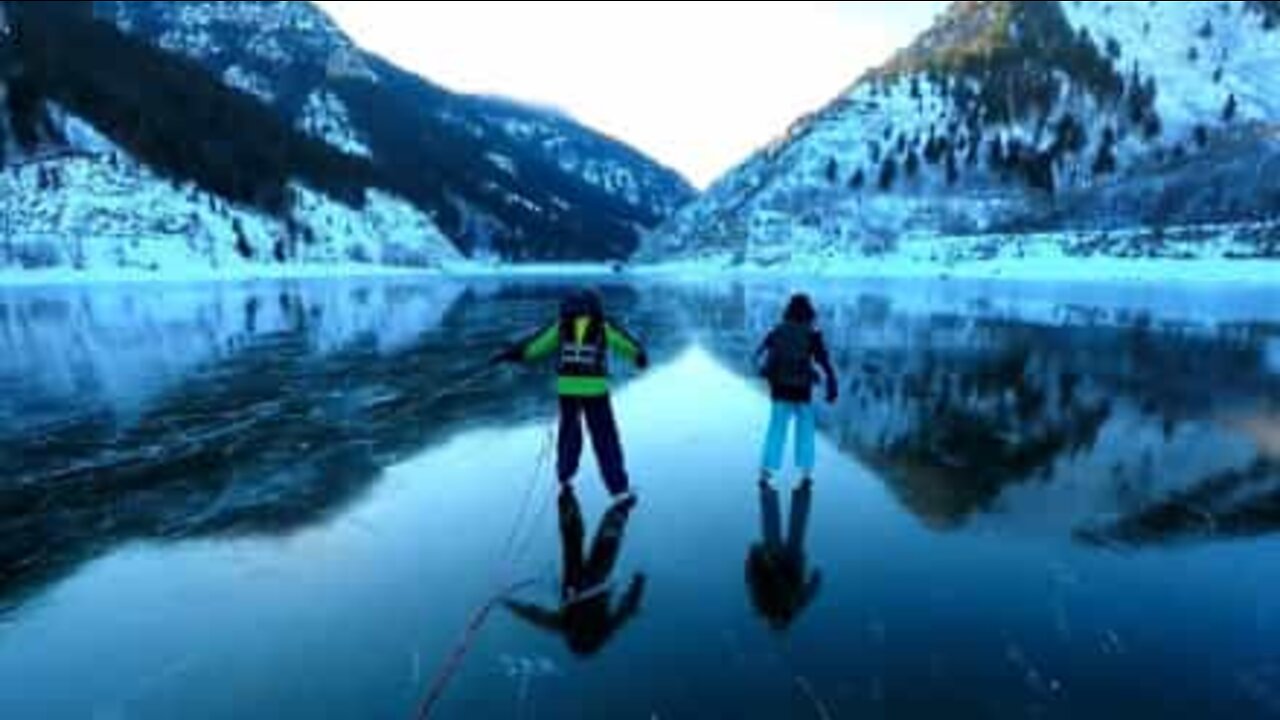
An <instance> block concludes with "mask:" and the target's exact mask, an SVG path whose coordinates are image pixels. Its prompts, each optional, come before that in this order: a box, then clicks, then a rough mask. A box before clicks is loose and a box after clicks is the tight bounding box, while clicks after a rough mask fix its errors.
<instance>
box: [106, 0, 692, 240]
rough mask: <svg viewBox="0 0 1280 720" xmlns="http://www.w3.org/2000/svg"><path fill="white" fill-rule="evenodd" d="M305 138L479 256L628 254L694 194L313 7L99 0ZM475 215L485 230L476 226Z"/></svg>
mask: <svg viewBox="0 0 1280 720" xmlns="http://www.w3.org/2000/svg"><path fill="white" fill-rule="evenodd" d="M96 6H97V12H98V14H99V17H101V18H103V19H107V20H110V21H112V22H114V23H115V24H116V25H117V26H119V27H120V28H121V29H123V30H125V31H126V32H128V33H130V34H132V35H134V36H136V37H140V38H142V39H145V40H147V41H148V42H151V43H154V44H156V45H157V46H159V47H162V48H164V49H166V50H168V51H170V52H173V53H177V54H180V55H182V56H184V57H187V58H189V59H191V60H194V61H196V62H197V63H199V64H201V65H202V66H204V67H206V68H207V69H209V70H211V71H212V72H214V73H215V74H216V75H218V76H219V77H220V78H222V79H223V81H224V82H225V83H226V84H228V85H230V86H233V87H236V88H238V89H242V90H244V91H246V92H249V93H251V94H253V95H255V96H256V97H259V98H261V99H262V100H264V101H265V102H267V103H268V104H270V105H271V106H272V108H273V109H274V110H276V111H277V112H278V113H279V114H280V115H281V116H282V117H283V118H284V119H285V120H287V121H288V122H289V123H290V124H292V125H293V126H295V127H297V128H300V129H301V130H303V131H304V132H307V133H308V134H311V135H313V136H315V137H318V138H321V139H323V140H325V141H327V142H328V143H329V144H330V145H332V146H333V147H335V148H337V149H339V150H341V151H343V152H345V153H349V154H353V155H357V156H359V157H365V158H369V159H370V160H372V161H373V162H374V163H375V165H377V166H379V168H380V170H381V171H382V176H383V178H384V179H385V182H386V186H387V189H388V190H390V191H391V192H394V193H395V194H398V195H400V196H402V197H406V198H408V199H410V201H411V202H413V204H414V205H415V206H417V207H418V208H419V209H421V210H423V211H424V212H427V213H429V214H431V215H432V216H434V217H435V218H436V219H437V222H438V224H439V225H440V226H441V227H442V228H443V229H444V231H445V232H446V233H447V234H449V236H450V237H451V238H453V239H454V240H455V241H456V243H457V244H458V245H459V246H460V247H462V248H463V249H464V250H465V251H467V252H469V253H477V254H497V255H500V256H503V257H506V258H510V259H543V260H548V259H555V260H579V259H594V260H601V259H617V258H621V257H625V256H626V255H629V254H630V253H631V252H632V251H634V249H635V248H636V247H637V245H638V242H639V233H640V231H641V230H643V229H649V228H653V227H655V226H657V225H658V224H659V223H661V222H662V221H664V220H665V219H666V218H668V217H669V216H670V215H671V213H672V212H673V211H674V210H675V209H676V208H677V207H679V206H681V205H683V204H684V203H685V202H687V201H688V200H690V199H691V198H692V197H693V194H694V192H693V190H692V188H690V186H689V185H688V184H687V183H685V182H684V180H682V179H681V178H680V177H679V176H678V175H677V174H676V173H674V172H672V171H671V170H668V169H666V168H663V167H661V166H659V165H658V164H657V163H655V162H653V161H652V160H650V159H649V158H647V157H644V156H643V155H641V154H640V153H638V152H636V151H634V150H632V149H630V148H628V147H627V146H625V145H624V144H622V143H619V142H617V141H615V140H613V139H610V138H607V137H604V136H602V135H600V134H598V133H595V132H593V131H591V130H589V129H587V128H584V127H583V126H581V125H579V124H577V123H576V122H573V121H572V120H570V119H568V118H565V117H562V116H560V115H557V114H555V113H552V112H547V111H543V110H539V109H534V108H530V107H525V106H522V105H519V104H517V103H512V102H508V101H503V100H498V99H494V98H486V97H469V96H465V95H460V94H455V93H451V92H449V91H447V90H445V89H444V88H440V87H438V86H435V85H433V84H431V83H430V82H428V81H425V80H423V79H421V78H418V77H416V76H413V75H410V74H409V73H406V72H404V71H403V70H401V69H399V68H397V67H395V66H393V65H391V64H389V63H387V62H385V61H383V60H381V59H380V58H377V57H376V56H374V55H372V54H368V53H366V52H364V51H363V50H362V49H360V48H359V47H357V46H356V45H355V44H354V43H353V42H352V41H351V40H350V39H349V38H348V37H347V36H346V35H345V34H343V33H342V31H341V29H340V28H338V27H337V25H336V24H334V23H333V21H332V20H331V19H330V18H328V17H327V16H326V15H325V14H324V13H323V12H322V11H320V10H319V9H318V8H317V7H315V6H314V5H312V4H311V3H306V2H197V1H191V2H186V1H183V2H147V1H144V2H133V1H130V2H115V1H113V2H98V3H96ZM477 218H484V219H485V222H480V223H477V222H476V219H477Z"/></svg>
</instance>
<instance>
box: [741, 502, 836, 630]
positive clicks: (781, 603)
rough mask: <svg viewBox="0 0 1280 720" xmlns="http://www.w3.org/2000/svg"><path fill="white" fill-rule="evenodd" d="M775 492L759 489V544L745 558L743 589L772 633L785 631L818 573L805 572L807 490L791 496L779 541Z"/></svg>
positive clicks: (806, 601)
mask: <svg viewBox="0 0 1280 720" xmlns="http://www.w3.org/2000/svg"><path fill="white" fill-rule="evenodd" d="M780 505H781V503H780V501H779V498H778V491H777V490H775V489H773V488H772V487H769V486H767V485H762V486H761V487H760V524H761V532H762V534H763V536H764V538H763V540H762V541H761V542H760V543H759V544H757V545H753V546H752V547H751V551H750V553H749V554H748V555H747V587H748V588H749V589H750V591H751V601H752V602H753V603H754V604H755V606H756V610H757V612H759V613H760V614H761V615H762V616H763V617H764V618H765V619H766V620H768V621H769V624H770V625H771V626H773V628H774V629H776V630H785V629H786V628H788V627H789V626H790V625H791V623H793V622H795V619H796V618H797V617H799V615H800V614H801V613H802V612H804V610H805V608H807V607H808V606H809V605H810V604H811V603H812V602H813V599H814V598H815V597H817V595H818V589H819V587H820V586H821V585H822V573H821V572H820V571H817V570H815V571H813V573H812V574H809V573H808V568H807V564H808V560H807V558H806V557H805V549H804V543H805V534H806V533H807V532H808V529H809V511H810V508H811V507H812V505H813V486H812V485H802V486H800V487H798V488H796V489H795V490H794V491H793V492H792V494H791V521H790V522H789V523H788V527H787V537H786V541H785V542H784V541H783V539H782V510H781V507H780Z"/></svg>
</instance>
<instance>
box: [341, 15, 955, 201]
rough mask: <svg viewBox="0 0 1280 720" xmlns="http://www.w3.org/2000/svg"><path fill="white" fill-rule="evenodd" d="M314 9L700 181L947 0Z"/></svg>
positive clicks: (830, 93)
mask: <svg viewBox="0 0 1280 720" xmlns="http://www.w3.org/2000/svg"><path fill="white" fill-rule="evenodd" d="M319 5H321V6H322V7H324V9H325V10H327V11H328V12H329V13H331V14H332V15H333V16H334V17H335V18H336V19H337V20H338V22H339V24H341V25H342V27H343V28H344V29H345V30H346V31H347V32H348V33H350V34H351V35H352V36H353V37H355V39H356V40H357V41H358V42H359V43H360V44H361V45H362V46H364V47H365V49H367V50H370V51H373V52H375V53H378V54H380V55H383V56H385V57H387V58H388V59H390V60H392V61H393V62H395V63H397V64H399V65H401V66H402V67H405V68H406V69H408V70H411V71H413V72H415V73H417V74H419V75H422V76H424V77H427V78H429V79H431V80H433V81H435V82H437V83H440V84H442V85H444V86H446V87H449V88H451V89H454V90H459V91H462V92H469V93H483V94H494V95H501V96H505V97H510V98H514V99H517V100H523V101H527V102H532V103H535V104H539V105H547V106H552V107H556V108H559V109H561V110H563V111H565V112H567V113H568V114H570V115H571V116H573V117H574V118H575V119H577V120H578V121H580V122H583V123H585V124H586V125H588V126H591V127H593V128H595V129H597V130H600V131H603V132H605V133H607V134H609V135H612V136H613V137H616V138H618V139H620V140H622V141H624V142H627V143H629V144H631V145H633V146H635V147H636V148H638V149H640V150H641V151H643V152H645V153H647V154H649V155H651V156H653V157H654V158H656V159H657V160H658V161H660V162H662V163H664V164H666V165H669V166H671V167H673V168H675V169H676V170H678V171H680V172H681V173H683V174H684V175H685V176H686V177H687V178H689V180H690V181H692V182H693V183H694V184H695V185H698V186H703V187H705V186H706V185H707V184H708V183H710V182H711V181H713V180H714V179H715V178H716V177H718V176H719V175H721V174H722V173H724V172H725V171H727V170H728V169H730V168H731V167H732V166H733V165H735V164H737V163H738V162H740V161H742V160H743V159H745V158H746V157H747V156H748V155H749V154H750V153H751V152H753V151H755V150H756V149H758V148H760V147H761V146H763V145H765V144H766V143H768V142H769V141H770V140H771V139H773V138H775V137H777V136H778V135H780V134H781V133H782V132H783V131H784V130H785V129H786V128H787V126H788V125H790V124H791V122H792V121H793V120H795V119H796V118H798V117H799V116H801V115H803V114H805V113H807V112H810V111H813V110H815V109H817V108H819V107H821V106H823V105H824V104H826V102H828V101H829V100H831V99H832V98H834V97H835V96H836V95H838V94H839V93H840V92H841V91H842V90H843V89H844V88H846V87H847V86H848V85H849V84H851V83H852V82H853V81H854V80H855V79H857V77H858V76H859V75H860V74H861V73H862V71H863V70H865V69H867V68H869V67H872V66H875V65H878V64H880V63H881V62H883V61H884V60H886V59H887V58H888V57H889V55H891V54H892V53H893V51H894V50H896V49H897V48H899V47H902V46H904V45H906V44H907V43H909V42H910V41H911V40H912V39H913V38H914V37H915V36H916V35H917V34H918V33H919V32H921V31H923V30H924V29H925V28H926V27H928V25H929V23H930V21H931V20H932V19H933V18H934V17H935V16H936V15H937V13H938V12H940V11H941V10H942V9H943V8H944V7H945V6H946V5H947V3H946V2H505V1H504V2H370V1H369V0H356V1H350V0H331V1H328V2H326V1H323V0H322V1H321V2H319Z"/></svg>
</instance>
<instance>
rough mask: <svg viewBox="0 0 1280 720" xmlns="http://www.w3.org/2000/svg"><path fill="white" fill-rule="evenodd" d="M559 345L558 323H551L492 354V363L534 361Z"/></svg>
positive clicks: (550, 352) (552, 351) (551, 351)
mask: <svg viewBox="0 0 1280 720" xmlns="http://www.w3.org/2000/svg"><path fill="white" fill-rule="evenodd" d="M559 346H560V324H559V323H552V324H550V325H548V326H546V327H545V328H543V329H541V330H539V331H538V332H536V333H534V334H533V335H530V336H529V337H527V338H525V339H524V340H521V341H520V342H518V343H516V344H514V345H512V346H511V347H509V348H507V349H506V350H504V351H502V352H501V353H499V354H498V355H496V356H494V358H493V362H494V363H504V362H509V363H519V362H535V361H537V360H542V359H543V358H546V357H549V356H550V355H551V354H552V353H554V352H555V351H556V348H557V347H559Z"/></svg>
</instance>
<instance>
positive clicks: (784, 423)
mask: <svg viewBox="0 0 1280 720" xmlns="http://www.w3.org/2000/svg"><path fill="white" fill-rule="evenodd" d="M792 420H794V421H795V425H796V441H795V446H796V468H797V469H799V470H800V472H801V473H802V474H803V475H805V476H806V477H807V476H808V475H809V474H810V473H811V472H813V466H814V462H815V457H814V456H815V450H814V434H815V432H816V420H815V418H814V412H813V403H787V402H778V401H774V403H773V415H772V416H771V417H770V419H769V434H768V435H767V436H766V437H765V441H764V459H763V460H762V461H761V463H760V466H761V468H763V469H764V470H765V471H767V472H768V473H770V474H777V473H778V472H779V471H781V470H782V453H783V451H784V450H785V449H786V445H787V431H788V430H789V428H790V426H791V422H792Z"/></svg>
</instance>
